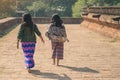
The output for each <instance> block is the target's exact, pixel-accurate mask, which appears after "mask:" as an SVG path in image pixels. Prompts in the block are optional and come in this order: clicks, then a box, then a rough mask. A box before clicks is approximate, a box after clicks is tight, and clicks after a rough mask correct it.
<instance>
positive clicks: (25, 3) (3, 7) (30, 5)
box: [0, 0, 120, 18]
mask: <svg viewBox="0 0 120 80" xmlns="http://www.w3.org/2000/svg"><path fill="white" fill-rule="evenodd" d="M85 6H120V0H0V18H1V17H9V16H15V14H16V11H28V12H30V13H31V14H32V15H34V16H36V17H49V16H51V15H52V14H54V13H58V14H59V15H60V16H63V17H71V16H73V17H80V13H81V12H82V8H83V7H85Z"/></svg>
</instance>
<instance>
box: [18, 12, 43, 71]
mask: <svg viewBox="0 0 120 80" xmlns="http://www.w3.org/2000/svg"><path fill="white" fill-rule="evenodd" d="M35 33H36V34H37V35H38V36H39V37H40V39H41V41H42V42H43V43H44V40H43V38H42V35H41V32H40V31H39V30H38V28H37V26H36V25H35V24H34V23H33V22H32V18H31V15H30V14H29V13H26V14H24V15H23V22H22V24H21V26H20V30H19V33H18V36H17V39H18V41H17V49H18V48H19V42H20V41H21V45H22V49H23V52H24V58H25V64H26V68H27V70H28V72H30V71H31V68H33V67H34V65H35V63H34V59H33V55H34V52H35V44H36V35H35Z"/></svg>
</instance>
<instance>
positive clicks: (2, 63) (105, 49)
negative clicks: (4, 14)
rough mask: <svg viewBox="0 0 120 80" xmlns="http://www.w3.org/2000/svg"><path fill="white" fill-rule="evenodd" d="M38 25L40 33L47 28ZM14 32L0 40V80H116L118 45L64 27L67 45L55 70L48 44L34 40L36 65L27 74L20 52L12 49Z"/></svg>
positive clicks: (119, 56) (79, 28)
mask: <svg viewBox="0 0 120 80" xmlns="http://www.w3.org/2000/svg"><path fill="white" fill-rule="evenodd" d="M38 26H39V29H40V30H41V32H42V33H43V34H44V33H45V31H46V29H47V26H48V25H47V24H39V25H38ZM18 29H19V27H17V28H15V29H14V30H12V31H11V32H10V33H9V34H7V35H6V36H4V37H3V38H0V80H120V43H118V42H112V39H110V38H106V37H104V36H101V35H100V34H97V33H94V32H92V31H90V30H88V29H86V28H84V27H82V26H80V25H66V29H67V33H68V38H69V40H70V42H69V43H65V51H64V60H62V61H61V62H60V64H61V66H59V67H58V66H54V65H52V59H51V45H50V41H49V40H48V39H47V38H45V37H44V38H45V41H46V43H45V44H42V43H41V41H40V39H38V42H37V46H36V52H35V55H34V59H35V63H36V65H35V68H33V71H32V73H31V74H28V73H27V72H26V70H25V68H24V57H23V54H22V50H21V48H20V49H19V50H17V49H16V36H17V32H18ZM43 36H44V35H43Z"/></svg>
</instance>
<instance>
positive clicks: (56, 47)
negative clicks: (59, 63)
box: [52, 42, 64, 59]
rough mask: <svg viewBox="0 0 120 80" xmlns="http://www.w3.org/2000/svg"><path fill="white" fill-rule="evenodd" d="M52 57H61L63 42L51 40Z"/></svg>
mask: <svg viewBox="0 0 120 80" xmlns="http://www.w3.org/2000/svg"><path fill="white" fill-rule="evenodd" d="M52 50H53V52H52V53H53V54H52V58H57V59H63V52H64V43H60V42H52Z"/></svg>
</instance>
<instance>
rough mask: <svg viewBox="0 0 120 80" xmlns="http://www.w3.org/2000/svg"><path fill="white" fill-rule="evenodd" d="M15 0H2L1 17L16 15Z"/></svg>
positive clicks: (0, 1)
mask: <svg viewBox="0 0 120 80" xmlns="http://www.w3.org/2000/svg"><path fill="white" fill-rule="evenodd" d="M14 1H15V0H0V18H3V17H8V16H11V15H14V13H15V3H13V2H14Z"/></svg>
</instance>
